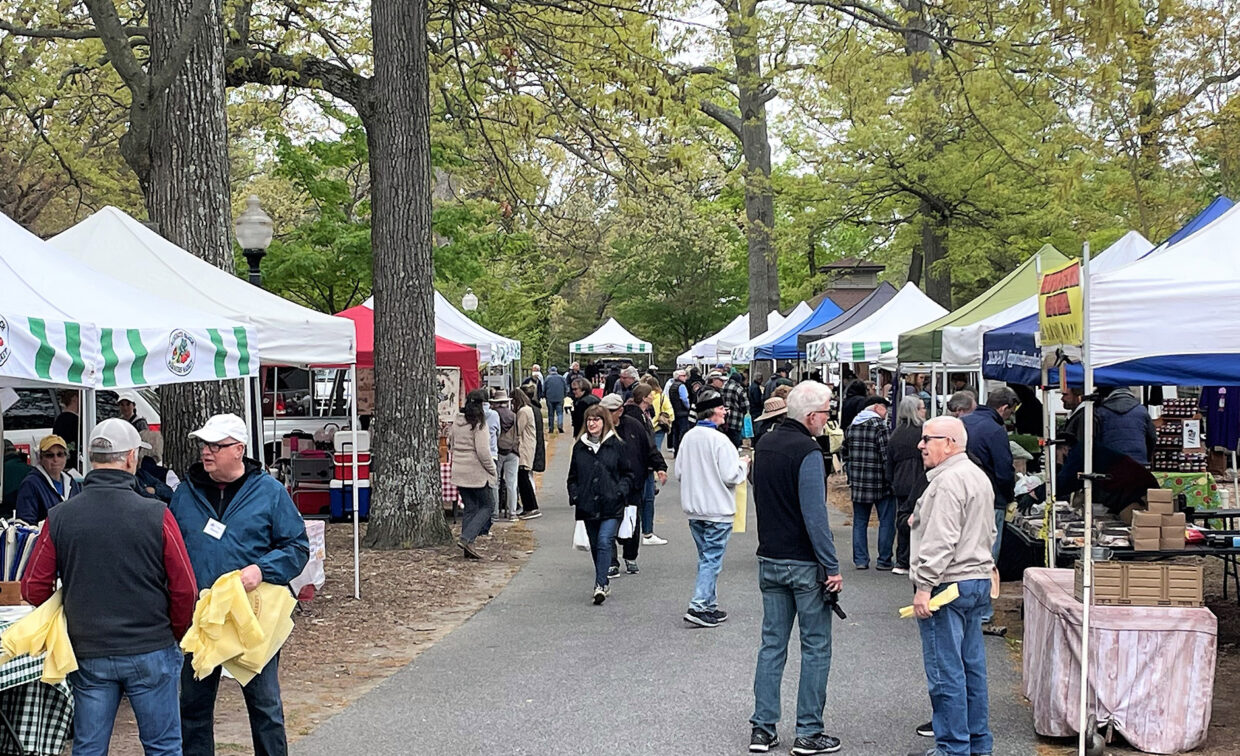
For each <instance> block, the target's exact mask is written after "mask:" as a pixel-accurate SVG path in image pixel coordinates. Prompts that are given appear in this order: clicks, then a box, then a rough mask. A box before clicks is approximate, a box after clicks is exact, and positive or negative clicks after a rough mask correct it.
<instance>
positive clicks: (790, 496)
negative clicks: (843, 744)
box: [749, 381, 844, 756]
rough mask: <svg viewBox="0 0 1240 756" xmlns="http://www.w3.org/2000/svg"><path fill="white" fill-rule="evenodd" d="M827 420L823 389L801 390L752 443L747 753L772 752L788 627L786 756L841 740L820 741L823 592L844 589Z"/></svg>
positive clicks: (827, 640)
mask: <svg viewBox="0 0 1240 756" xmlns="http://www.w3.org/2000/svg"><path fill="white" fill-rule="evenodd" d="M830 416H831V389H830V388H829V387H828V386H824V385H823V384H821V383H817V382H815V381H803V382H801V383H800V384H799V385H798V386H797V387H796V388H794V389H793V390H792V393H790V394H789V395H788V419H787V420H785V421H784V422H783V423H782V424H780V425H779V426H778V427H777V428H775V429H774V430H772V431H770V432H769V433H767V434H765V435H764V436H763V437H762V440H761V441H759V442H758V448H757V450H756V451H755V456H754V465H753V483H754V491H753V498H754V509H755V512H756V513H757V516H758V587H759V588H760V589H761V590H762V648H761V649H760V650H759V651H758V666H757V670H756V671H755V672H754V683H753V690H754V710H753V717H752V718H751V719H750V720H749V722H750V724H751V725H752V726H753V731H752V734H751V737H750V740H749V750H750V752H751V753H766V752H767V751H769V750H771V749H772V748H775V747H776V746H778V745H779V736H778V735H777V733H776V726H777V725H778V723H779V722H778V720H779V688H780V682H781V681H782V680H783V675H784V661H785V660H786V659H787V656H788V637H789V634H790V633H791V632H792V623H793V621H794V620H795V621H796V622H797V624H798V626H799V628H800V630H799V632H800V636H801V678H800V684H799V688H798V691H797V716H796V723H797V726H796V740H795V741H794V742H793V744H792V753H794V754H798V755H799V756H800V755H804V754H817V753H834V752H836V751H838V750H840V741H839V739H838V738H834V737H832V736H830V735H827V734H826V733H825V732H823V722H822V712H823V708H824V707H825V706H826V698H827V674H828V673H829V672H830V670H831V611H832V609H831V607H830V606H829V605H828V604H827V602H826V600H825V598H824V593H823V591H824V590H827V591H831V592H839V590H840V589H841V588H842V587H843V585H844V581H843V578H842V577H840V564H839V560H838V559H837V558H836V556H835V541H834V540H833V539H832V537H831V526H830V523H829V522H828V520H827V488H826V474H825V473H826V467H825V465H824V462H823V458H822V447H820V446H819V445H818V442H817V441H815V440H814V439H815V437H817V436H819V435H821V434H822V431H823V428H824V427H825V426H826V423H827V420H828V418H830Z"/></svg>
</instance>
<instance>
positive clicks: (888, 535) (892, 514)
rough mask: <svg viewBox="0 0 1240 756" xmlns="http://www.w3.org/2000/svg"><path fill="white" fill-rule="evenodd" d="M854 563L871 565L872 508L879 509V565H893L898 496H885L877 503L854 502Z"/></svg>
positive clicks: (865, 565) (858, 565) (855, 564)
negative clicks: (870, 532) (892, 556)
mask: <svg viewBox="0 0 1240 756" xmlns="http://www.w3.org/2000/svg"><path fill="white" fill-rule="evenodd" d="M852 506H853V523H852V548H853V565H854V566H857V567H869V566H870V536H869V528H870V510H871V509H873V508H877V509H878V566H879V567H891V566H892V565H893V562H892V559H891V548H892V545H893V544H894V543H895V540H896V497H894V496H884V497H883V498H881V499H879V500H878V501H877V502H875V503H869V502H866V503H861V504H859V503H857V502H855V501H854V502H853V505H852Z"/></svg>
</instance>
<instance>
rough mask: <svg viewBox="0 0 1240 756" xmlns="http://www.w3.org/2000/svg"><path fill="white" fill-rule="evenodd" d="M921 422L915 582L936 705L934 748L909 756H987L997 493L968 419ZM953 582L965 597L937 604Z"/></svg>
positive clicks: (911, 575)
mask: <svg viewBox="0 0 1240 756" xmlns="http://www.w3.org/2000/svg"><path fill="white" fill-rule="evenodd" d="M922 427H923V429H924V430H923V431H922V437H921V442H920V443H919V444H918V448H919V449H921V458H922V462H923V463H925V466H926V468H927V472H926V478H927V480H929V485H928V486H927V487H926V491H925V493H924V494H922V496H921V498H920V499H918V501H917V508H916V509H914V510H913V515H912V517H911V518H910V519H909V525H910V526H911V529H912V547H911V550H910V551H911V554H910V559H909V579H910V580H912V582H913V586H914V588H915V589H916V593H915V594H914V596H913V613H914V614H915V615H916V617H917V625H918V629H919V630H920V632H921V648H922V654H923V656H924V661H925V668H926V680H927V682H928V685H929V690H930V703H931V705H932V706H933V708H934V718H933V720H932V722H933V729H934V748H931V749H929V750H925V751H921V750H919V751H914V752H913V753H911V754H909V756H989V754H990V753H991V752H992V751H993V750H994V741H993V738H992V736H991V733H990V721H989V720H990V710H989V704H988V698H987V695H988V694H987V686H986V647H985V644H984V642H983V638H982V618H983V617H984V616H985V615H986V614H987V613H988V612H989V610H990V572H991V569H992V568H993V567H994V560H993V559H992V557H991V555H990V547H991V544H992V543H993V542H994V540H995V521H994V518H993V517H991V516H990V510H991V508H992V503H993V501H994V493H993V491H992V489H991V485H990V479H989V478H987V477H986V473H985V472H983V471H982V469H981V468H979V467H978V466H977V465H975V464H974V463H973V462H972V461H971V460H970V459H969V455H968V453H967V452H966V449H967V447H968V442H969V434H968V433H967V432H966V430H965V426H964V423H962V422H961V421H960V420H959V419H958V418H954V417H937V418H935V419H933V420H931V421H929V422H927V423H926V424H925V425H924V426H922ZM952 586H955V588H956V590H957V591H959V597H958V598H956V599H955V600H953V601H951V602H949V603H947V604H944V605H943V606H942V607H940V608H938V609H937V610H934V609H931V608H930V599H931V598H932V597H933V596H935V595H937V594H939V593H941V592H943V591H945V590H948V589H950V588H951V587H952Z"/></svg>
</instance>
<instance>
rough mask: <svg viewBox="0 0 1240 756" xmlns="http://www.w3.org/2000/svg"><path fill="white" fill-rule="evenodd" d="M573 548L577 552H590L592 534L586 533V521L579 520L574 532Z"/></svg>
mask: <svg viewBox="0 0 1240 756" xmlns="http://www.w3.org/2000/svg"><path fill="white" fill-rule="evenodd" d="M573 548H574V549H576V550H577V551H589V550H590V534H589V533H587V532H586V523H585V520H578V521H577V527H576V529H574V530H573Z"/></svg>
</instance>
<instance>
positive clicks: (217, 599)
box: [181, 570, 297, 685]
mask: <svg viewBox="0 0 1240 756" xmlns="http://www.w3.org/2000/svg"><path fill="white" fill-rule="evenodd" d="M296 603H297V600H296V599H295V598H293V595H292V594H291V593H289V591H288V588H285V587H283V586H278V585H271V584H269V583H261V584H259V586H258V587H257V588H255V589H254V590H253V591H250V592H249V593H246V591H245V588H244V586H242V584H241V572H240V571H239V570H238V571H234V572H229V573H227V574H225V575H221V576H220V577H219V579H217V580H216V581H215V584H214V585H212V586H211V587H210V588H207V589H206V590H204V591H202V593H200V594H199V597H198V603H197V604H195V605H194V622H193V624H192V625H190V628H189V631H188V632H187V633H185V637H184V638H183V639H181V650H183V651H185V652H186V653H189V654H193V662H192V665H193V668H194V677H195V678H196V679H199V680H201V679H202V678H203V677H206V676H207V675H209V674H211V672H212V671H214V670H215V668H216V667H218V666H220V665H221V664H222V665H224V668H225V669H226V670H228V673H229V674H231V675H232V676H233V677H235V678H237V681H238V682H240V683H241V684H242V685H245V684H246V683H248V682H249V681H250V680H252V679H253V678H254V676H255V675H256V674H258V673H259V672H261V671H262V670H263V667H265V666H267V662H269V661H271V658H272V657H273V656H275V655H276V652H277V651H279V650H280V647H281V646H283V645H284V641H285V640H287V639H288V636H289V633H291V632H292V630H293V620H292V617H291V616H290V615H291V614H292V612H293V606H294V605H296Z"/></svg>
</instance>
